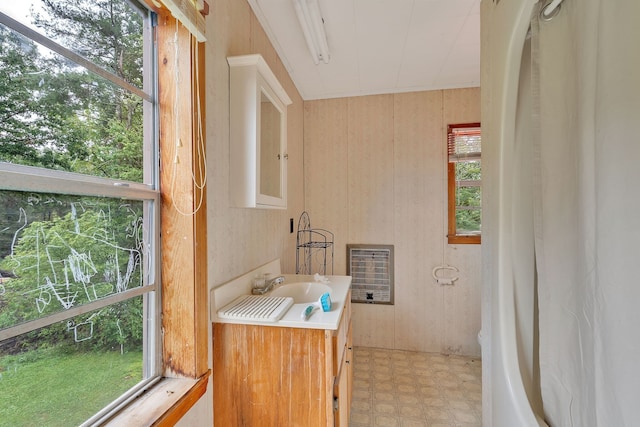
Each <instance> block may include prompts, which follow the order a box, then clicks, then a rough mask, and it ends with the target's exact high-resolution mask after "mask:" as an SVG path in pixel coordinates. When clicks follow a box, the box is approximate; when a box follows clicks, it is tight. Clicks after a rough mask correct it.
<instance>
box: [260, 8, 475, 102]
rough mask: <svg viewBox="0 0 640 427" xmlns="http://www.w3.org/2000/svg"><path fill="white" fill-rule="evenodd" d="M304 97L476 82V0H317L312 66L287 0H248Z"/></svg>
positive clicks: (313, 97)
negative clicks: (318, 54) (318, 43)
mask: <svg viewBox="0 0 640 427" xmlns="http://www.w3.org/2000/svg"><path fill="white" fill-rule="evenodd" d="M249 4H250V5H251V7H252V9H253V11H254V13H255V14H256V16H257V17H258V20H259V21H260V23H261V24H262V26H263V27H264V29H265V31H266V33H267V35H268V36H269V39H270V40H271V42H272V43H273V45H274V47H275V49H276V51H277V52H278V54H279V55H280V58H281V59H282V61H283V63H284V65H285V67H286V68H287V70H288V71H289V74H290V75H291V78H292V79H293V82H294V83H295V85H296V87H297V88H298V91H299V92H300V95H301V96H302V98H303V99H305V100H311V99H321V98H338V97H346V96H358V95H371V94H380V93H395V92H408V91H422V90H437V89H451V88H460V87H474V86H480V0H319V4H320V10H321V12H322V16H323V18H324V22H325V24H324V26H325V31H326V33H327V42H328V44H329V52H330V56H331V60H330V61H329V63H328V64H324V63H323V62H322V61H321V62H320V63H319V64H318V65H315V64H314V63H313V60H312V59H311V54H310V53H309V50H308V49H307V44H306V42H305V39H304V36H303V35H302V30H301V28H300V24H299V23H298V20H297V17H296V12H295V9H294V6H293V0H249Z"/></svg>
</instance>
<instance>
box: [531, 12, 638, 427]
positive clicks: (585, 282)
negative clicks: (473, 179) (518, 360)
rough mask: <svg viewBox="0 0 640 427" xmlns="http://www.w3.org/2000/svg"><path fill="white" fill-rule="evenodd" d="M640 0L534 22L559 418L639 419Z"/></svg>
mask: <svg viewBox="0 0 640 427" xmlns="http://www.w3.org/2000/svg"><path fill="white" fill-rule="evenodd" d="M639 20H640V1H637V0H615V1H612V0H608V1H605V0H565V1H564V2H563V3H562V6H561V9H560V11H559V13H558V14H557V16H555V17H554V18H553V19H551V20H549V21H544V20H540V19H539V14H538V13H535V16H534V18H533V20H532V28H531V30H532V36H531V37H532V39H531V50H532V56H531V58H532V65H531V74H532V78H531V85H532V86H531V87H532V102H533V104H532V105H533V114H532V125H533V133H534V135H533V140H534V146H533V159H532V160H533V180H534V203H533V206H534V207H533V209H534V235H535V236H534V238H535V256H536V267H537V274H538V310H539V364H540V389H541V394H542V401H543V408H544V418H545V420H546V421H547V422H548V423H549V425H551V426H580V427H585V426H633V425H639V424H638V423H639V422H640V421H639V420H640V187H639V186H640V137H639V136H638V135H640V25H639V24H638V21H639Z"/></svg>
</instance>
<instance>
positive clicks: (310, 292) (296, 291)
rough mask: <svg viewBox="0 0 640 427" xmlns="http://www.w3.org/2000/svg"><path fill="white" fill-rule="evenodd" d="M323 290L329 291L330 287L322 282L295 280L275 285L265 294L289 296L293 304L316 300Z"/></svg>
mask: <svg viewBox="0 0 640 427" xmlns="http://www.w3.org/2000/svg"><path fill="white" fill-rule="evenodd" d="M325 292H329V293H331V288H330V287H329V286H327V285H325V284H323V283H315V282H296V283H285V284H283V285H279V286H277V287H276V288H275V289H274V290H273V291H271V292H270V293H268V294H267V295H269V296H271V297H291V298H293V303H294V304H303V303H308V302H316V301H318V300H319V299H320V296H322V294H324V293H325Z"/></svg>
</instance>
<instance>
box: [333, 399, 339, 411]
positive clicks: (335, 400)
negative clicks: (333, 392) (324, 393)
mask: <svg viewBox="0 0 640 427" xmlns="http://www.w3.org/2000/svg"><path fill="white" fill-rule="evenodd" d="M338 409H340V403H339V402H338V398H337V397H334V398H333V410H334V411H336V412H337V411H338Z"/></svg>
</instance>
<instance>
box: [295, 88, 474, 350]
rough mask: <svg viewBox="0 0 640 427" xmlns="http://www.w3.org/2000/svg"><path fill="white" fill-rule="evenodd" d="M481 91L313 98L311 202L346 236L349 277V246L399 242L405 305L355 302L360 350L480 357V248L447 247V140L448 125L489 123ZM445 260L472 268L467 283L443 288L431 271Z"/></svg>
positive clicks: (315, 212)
mask: <svg viewBox="0 0 640 427" xmlns="http://www.w3.org/2000/svg"><path fill="white" fill-rule="evenodd" d="M479 93H480V92H479V89H478V88H471V89H455V90H444V91H433V92H420V93H409V94H396V95H380V96H367V97H357V98H342V99H331V100H320V101H309V102H305V106H304V108H305V113H304V120H305V129H304V132H305V133H304V141H305V147H304V150H305V154H304V155H305V206H306V208H307V210H309V211H310V212H311V213H312V223H315V224H319V223H318V221H322V225H323V226H326V228H328V229H329V230H331V231H334V232H336V242H337V243H336V266H338V265H339V266H340V267H339V268H344V270H343V271H345V272H346V250H345V247H344V246H345V245H346V243H384V242H383V241H382V240H388V241H389V242H390V243H393V244H394V245H396V281H397V285H396V286H397V287H396V306H386V307H385V306H381V305H362V304H354V308H353V316H354V321H353V335H354V343H355V345H366V346H376V347H386V348H402V349H416V350H423V351H441V350H443V349H446V348H448V347H452V346H453V347H455V346H454V344H456V343H457V346H458V347H460V348H461V349H462V350H461V351H463V352H466V353H465V354H476V353H475V350H474V345H477V342H476V339H475V336H476V332H473V333H471V332H470V331H472V330H475V329H476V328H479V322H480V321H479V316H476V310H478V311H477V312H478V313H479V310H480V297H479V293H477V291H478V290H479V280H480V279H479V278H480V271H479V267H477V265H478V264H477V263H479V248H478V249H477V251H476V250H474V249H472V248H461V247H459V246H461V245H453V246H454V247H451V245H446V244H445V241H446V240H445V239H446V231H445V227H446V221H445V215H446V193H445V192H446V179H445V165H446V158H445V151H444V144H445V140H446V122H447V121H448V120H454V119H455V120H456V121H457V122H461V121H466V120H469V121H478V120H479V111H480V107H479ZM345 103H346V108H347V110H348V111H347V114H344V108H345V107H344V104H345ZM345 117H346V119H345ZM345 129H346V132H347V142H346V143H345V142H344V141H341V140H340V139H341V138H342V137H341V136H340V135H342V134H343V133H344V132H345ZM344 150H346V155H347V158H348V161H347V163H346V165H345V163H344V160H343V157H342V156H344V154H343V153H344ZM421 162H423V164H422V165H421V164H420V163H421ZM345 178H346V179H345ZM387 183H388V184H389V185H390V186H389V187H386V184H387ZM342 188H346V194H345V192H344V191H343V190H342ZM412 194H413V195H412ZM345 209H346V216H345ZM316 218H320V219H319V220H318V219H316ZM345 218H347V219H346V221H345ZM420 219H422V223H421V225H417V229H416V228H415V227H416V225H415V224H417V223H419V222H420ZM373 224H376V226H374V225H373ZM417 236H420V237H417ZM341 239H343V240H342V241H341ZM358 240H359V241H358ZM467 246H471V245H467ZM340 252H342V253H340ZM467 252H468V254H467ZM342 260H344V261H342ZM343 263H344V264H343ZM442 263H449V264H451V265H456V266H457V267H458V268H460V269H461V270H464V272H465V274H466V276H465V279H464V281H466V282H467V283H466V284H465V285H464V286H457V285H456V286H454V287H450V288H449V287H447V288H443V287H437V286H436V285H435V283H434V281H433V278H432V277H431V269H432V268H433V267H435V266H436V265H441V264H442ZM337 271H340V270H339V269H337ZM466 277H468V279H467V278H466ZM461 280H462V279H461ZM478 292H479V291H478ZM476 317H477V319H476ZM446 337H449V338H447V339H446V344H445V338H446ZM474 343H476V344H474ZM477 353H478V354H479V347H477Z"/></svg>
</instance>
